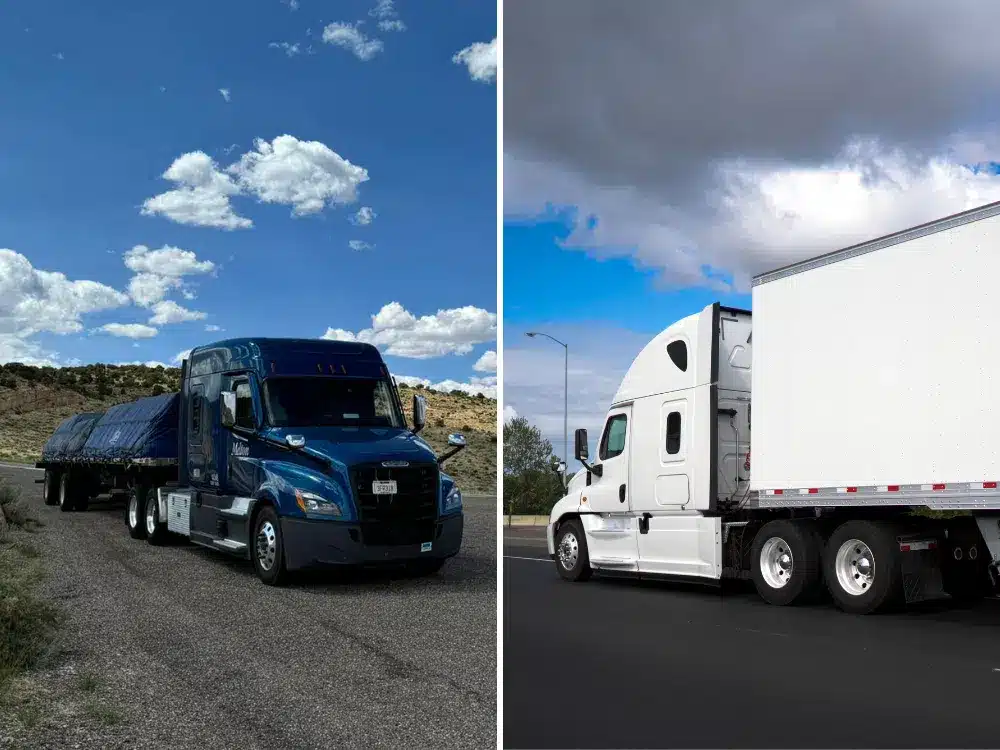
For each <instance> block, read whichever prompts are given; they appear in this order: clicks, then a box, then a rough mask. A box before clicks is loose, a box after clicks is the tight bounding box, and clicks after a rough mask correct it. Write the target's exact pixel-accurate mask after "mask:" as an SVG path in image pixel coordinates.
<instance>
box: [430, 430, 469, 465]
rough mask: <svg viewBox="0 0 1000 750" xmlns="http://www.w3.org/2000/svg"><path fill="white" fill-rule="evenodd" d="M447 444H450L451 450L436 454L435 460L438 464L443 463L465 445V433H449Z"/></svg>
mask: <svg viewBox="0 0 1000 750" xmlns="http://www.w3.org/2000/svg"><path fill="white" fill-rule="evenodd" d="M448 445H450V446H451V450H450V451H448V452H447V453H443V454H441V455H440V456H438V460H437V462H438V466H440V465H441V464H443V463H444V462H445V461H447V460H448V459H449V458H451V457H452V456H454V455H455V454H456V453H458V452H459V451H460V450H462V449H463V448H464V447H465V435H462V434H460V433H458V432H453V433H451V434H450V435H449V436H448Z"/></svg>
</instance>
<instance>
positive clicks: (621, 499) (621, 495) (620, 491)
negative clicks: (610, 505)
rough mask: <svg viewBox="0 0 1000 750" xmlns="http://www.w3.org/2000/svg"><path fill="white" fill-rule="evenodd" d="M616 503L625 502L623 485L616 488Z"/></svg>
mask: <svg viewBox="0 0 1000 750" xmlns="http://www.w3.org/2000/svg"><path fill="white" fill-rule="evenodd" d="M618 502H620V503H624V502H625V485H624V484H623V485H621V486H619V487H618Z"/></svg>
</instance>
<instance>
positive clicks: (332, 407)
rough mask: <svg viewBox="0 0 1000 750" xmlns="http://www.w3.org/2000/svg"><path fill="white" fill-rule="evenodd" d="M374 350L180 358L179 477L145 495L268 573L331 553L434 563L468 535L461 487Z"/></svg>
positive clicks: (265, 342) (230, 351)
mask: <svg viewBox="0 0 1000 750" xmlns="http://www.w3.org/2000/svg"><path fill="white" fill-rule="evenodd" d="M425 411H426V407H425V404H424V401H423V399H422V398H421V397H419V396H415V397H414V405H413V415H414V425H413V427H412V429H411V428H408V427H407V425H406V423H405V421H404V417H403V409H402V404H401V403H400V400H399V395H398V392H397V390H396V387H395V384H394V382H393V380H392V378H391V377H390V374H389V371H388V369H387V368H386V366H385V364H384V362H383V361H382V358H381V356H380V355H379V352H378V350H377V349H376V348H375V347H373V346H371V345H368V344H362V343H354V342H340V341H323V340H312V339H301V340H299V339H265V338H254V339H233V340H227V341H221V342H218V343H214V344H210V345H207V346H203V347H199V348H196V349H194V350H192V352H191V353H190V355H189V357H188V359H186V360H185V361H184V363H183V365H182V375H181V394H180V425H179V431H178V432H179V445H178V457H179V463H178V481H177V483H176V486H168V487H160V488H157V489H156V491H155V502H152V503H150V504H149V506H148V511H147V517H149V516H155V517H154V518H147V520H148V521H149V524H148V526H149V535H150V537H154V536H157V535H162V534H164V533H166V532H174V533H178V534H182V535H184V536H188V537H189V538H190V539H191V540H192V541H193V542H195V543H198V544H201V545H203V546H206V547H210V548H213V549H219V550H223V551H227V552H230V553H233V554H236V555H239V556H241V557H244V558H249V559H250V560H252V561H253V563H254V566H255V568H256V570H257V573H258V575H259V576H260V578H261V579H262V580H263V581H264V582H265V583H271V584H275V583H279V582H280V581H281V580H282V579H283V578H284V576H285V573H286V572H287V571H291V570H296V569H302V568H309V567H314V566H327V565H332V566H336V565H365V564H378V563H405V564H408V565H411V566H414V567H417V568H420V569H421V570H424V571H428V572H430V571H435V570H437V569H439V568H440V567H441V566H442V565H443V563H444V562H445V560H447V559H448V558H449V557H452V556H453V555H455V554H457V553H458V551H459V548H460V546H461V542H462V528H463V513H462V496H461V492H460V491H459V489H458V487H456V486H455V483H454V481H453V479H452V478H451V477H449V476H448V475H447V474H445V473H444V472H443V471H441V469H440V464H441V463H443V461H444V460H446V459H447V458H449V457H450V456H452V455H454V453H456V452H457V451H458V450H461V448H462V447H463V446H464V443H465V441H464V438H463V437H462V436H460V435H452V436H450V437H449V444H450V445H451V446H452V448H451V450H449V451H448V452H447V453H446V454H444V455H443V456H441V457H437V456H435V454H434V451H433V450H432V448H431V447H430V445H428V444H427V442H426V441H424V440H423V439H422V438H421V437H420V436H419V434H418V433H419V432H420V430H421V428H422V427H423V425H424V421H425Z"/></svg>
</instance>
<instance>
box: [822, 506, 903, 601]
mask: <svg viewBox="0 0 1000 750" xmlns="http://www.w3.org/2000/svg"><path fill="white" fill-rule="evenodd" d="M901 554H902V553H900V551H899V543H898V542H897V541H896V534H895V531H894V529H893V527H892V526H890V525H888V524H884V523H878V522H875V521H847V522H846V523H844V524H842V525H841V526H839V527H838V528H837V530H836V531H834V532H833V534H832V535H831V536H830V539H829V541H828V542H827V543H826V550H825V551H824V553H823V577H824V578H825V579H826V587H827V588H828V589H829V590H830V595H831V596H832V597H833V601H834V603H835V604H836V605H837V607H839V608H840V609H842V610H843V611H844V612H849V613H851V614H855V615H867V614H870V613H873V612H877V611H879V610H885V609H889V608H891V607H894V606H897V605H899V604H900V603H901V602H902V601H903V574H902V563H901V560H900V555H901Z"/></svg>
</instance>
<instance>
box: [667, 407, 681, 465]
mask: <svg viewBox="0 0 1000 750" xmlns="http://www.w3.org/2000/svg"><path fill="white" fill-rule="evenodd" d="M680 451H681V413H680V412H679V411H672V412H670V413H669V414H668V415H667V453H668V454H669V455H671V456H673V455H676V454H677V453H680Z"/></svg>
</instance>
